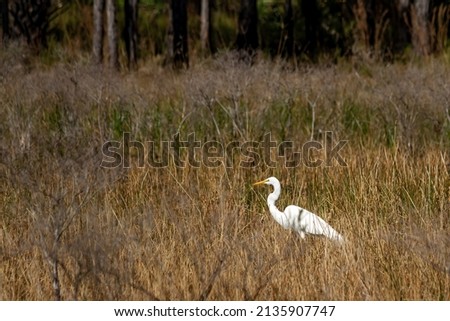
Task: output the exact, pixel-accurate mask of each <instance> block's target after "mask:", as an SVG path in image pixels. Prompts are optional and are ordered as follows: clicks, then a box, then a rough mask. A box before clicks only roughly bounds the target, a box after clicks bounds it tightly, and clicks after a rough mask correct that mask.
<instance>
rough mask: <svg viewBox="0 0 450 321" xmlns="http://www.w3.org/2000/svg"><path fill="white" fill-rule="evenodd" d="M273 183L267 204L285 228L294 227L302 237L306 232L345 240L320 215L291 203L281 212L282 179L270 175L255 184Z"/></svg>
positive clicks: (338, 240)
mask: <svg viewBox="0 0 450 321" xmlns="http://www.w3.org/2000/svg"><path fill="white" fill-rule="evenodd" d="M261 184H266V185H272V186H273V188H274V191H273V192H272V193H270V194H269V196H268V197H267V205H269V211H270V214H272V216H273V218H274V219H275V221H277V223H278V224H280V225H281V226H282V227H284V228H285V229H292V230H294V231H296V232H297V233H298V234H299V235H300V237H301V238H302V239H304V238H305V236H306V234H312V235H322V236H325V237H328V238H329V239H331V240H333V241H337V242H340V243H342V242H344V238H343V237H342V235H340V234H339V233H338V232H337V231H336V230H335V229H334V228H332V227H331V226H330V225H329V224H328V223H327V222H325V221H324V220H323V219H321V218H320V217H319V216H317V215H315V214H313V213H311V212H309V211H307V210H305V209H303V208H301V207H299V206H296V205H289V206H287V207H286V208H285V210H284V212H281V211H280V210H279V209H278V208H277V207H276V206H275V202H276V201H277V200H278V197H280V192H281V185H280V181H279V180H278V179H277V178H275V177H269V178H267V179H265V180H263V181H261V182H257V183H254V184H253V185H254V186H255V185H261Z"/></svg>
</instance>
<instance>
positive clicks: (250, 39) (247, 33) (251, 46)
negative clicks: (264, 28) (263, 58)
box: [236, 0, 259, 55]
mask: <svg viewBox="0 0 450 321" xmlns="http://www.w3.org/2000/svg"><path fill="white" fill-rule="evenodd" d="M258 46H259V40H258V9H257V6H256V0H241V10H240V12H239V20H238V35H237V39H236V48H237V49H238V50H245V51H247V52H248V53H249V54H250V55H252V54H253V53H254V52H255V50H256V49H257V48H258Z"/></svg>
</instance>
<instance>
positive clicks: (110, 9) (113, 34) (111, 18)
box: [106, 0, 119, 70]
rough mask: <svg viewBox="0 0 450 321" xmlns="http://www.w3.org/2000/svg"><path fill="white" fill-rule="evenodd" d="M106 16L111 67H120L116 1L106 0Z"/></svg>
mask: <svg viewBox="0 0 450 321" xmlns="http://www.w3.org/2000/svg"><path fill="white" fill-rule="evenodd" d="M106 17H107V20H108V28H107V32H108V46H109V67H110V68H111V69H116V70H117V69H119V55H118V45H117V25H116V2H115V0H106Z"/></svg>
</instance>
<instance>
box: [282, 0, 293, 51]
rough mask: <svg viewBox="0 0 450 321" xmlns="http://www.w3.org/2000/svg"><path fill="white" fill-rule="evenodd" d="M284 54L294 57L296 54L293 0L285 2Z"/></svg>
mask: <svg viewBox="0 0 450 321" xmlns="http://www.w3.org/2000/svg"><path fill="white" fill-rule="evenodd" d="M282 41H283V42H282V48H281V50H282V56H283V57H285V58H288V59H290V58H292V56H293V54H294V14H293V10H292V0H286V1H285V2H284V18H283V40H282Z"/></svg>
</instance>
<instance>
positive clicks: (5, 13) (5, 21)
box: [2, 0, 10, 44]
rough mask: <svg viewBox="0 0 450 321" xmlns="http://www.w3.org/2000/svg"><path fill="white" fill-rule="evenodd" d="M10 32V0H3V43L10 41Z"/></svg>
mask: <svg viewBox="0 0 450 321" xmlns="http://www.w3.org/2000/svg"><path fill="white" fill-rule="evenodd" d="M9 36H10V33H9V3H8V0H3V1H2V41H3V44H6V43H7V42H8V39H9Z"/></svg>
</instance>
